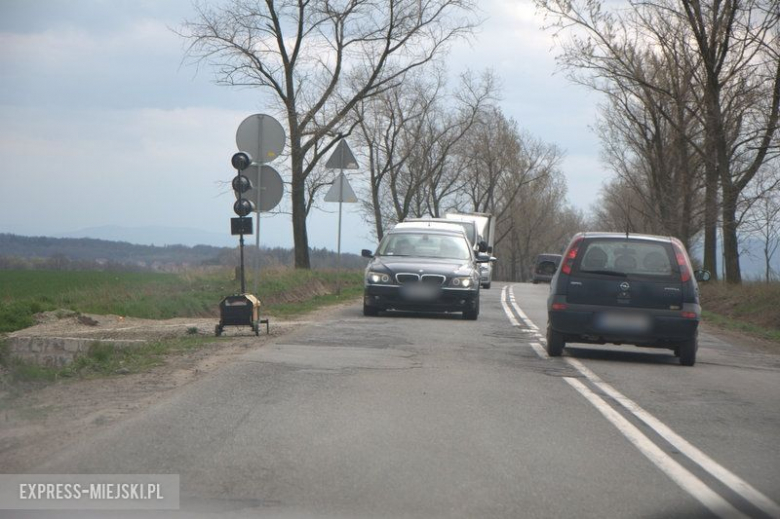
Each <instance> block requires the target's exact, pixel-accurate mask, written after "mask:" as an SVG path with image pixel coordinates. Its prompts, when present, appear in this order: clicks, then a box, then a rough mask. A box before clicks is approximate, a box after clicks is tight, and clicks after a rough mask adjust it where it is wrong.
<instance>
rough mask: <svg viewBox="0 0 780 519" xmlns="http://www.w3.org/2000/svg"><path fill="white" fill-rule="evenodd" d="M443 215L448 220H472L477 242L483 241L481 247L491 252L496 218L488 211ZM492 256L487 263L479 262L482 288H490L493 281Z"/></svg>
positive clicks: (494, 236)
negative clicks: (477, 237)
mask: <svg viewBox="0 0 780 519" xmlns="http://www.w3.org/2000/svg"><path fill="white" fill-rule="evenodd" d="M444 217H445V218H446V219H448V220H455V221H459V222H474V225H475V226H476V227H477V232H478V233H479V243H480V244H482V242H484V245H483V247H480V248H481V249H484V250H485V252H487V253H488V254H492V253H493V242H494V240H495V238H496V219H495V217H494V216H493V215H492V214H490V213H447V214H446V215H444ZM494 261H495V258H492V259H491V261H490V262H488V263H480V265H479V274H480V283H481V284H482V288H490V285H491V284H492V282H493V262H494Z"/></svg>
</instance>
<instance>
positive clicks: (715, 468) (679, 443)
mask: <svg viewBox="0 0 780 519" xmlns="http://www.w3.org/2000/svg"><path fill="white" fill-rule="evenodd" d="M507 294H508V296H509V301H510V302H511V303H512V306H513V307H514V309H515V310H516V311H517V312H518V315H519V316H520V318H521V319H522V320H523V322H524V323H525V324H526V325H527V326H529V327H533V328H534V329H536V330H538V329H539V328H538V327H536V325H534V323H533V322H532V321H531V320H530V319H529V318H528V316H527V315H525V313H524V312H523V311H522V310H521V309H520V307H519V306H518V305H517V303H516V300H515V298H514V291H513V289H512V287H509V289H508V290H507V286H504V287H503V289H502V293H501V295H502V298H501V304H502V305H503V307H504V312H506V314H507V316H508V317H509V320H510V322H512V324H514V325H515V326H519V323H518V321H517V319H515V318H514V315H512V312H511V310H510V309H509V307H508V305H507V304H506V301H505V300H504V298H505V297H506V296H507ZM531 347H532V348H533V350H534V351H535V352H536V354H537V355H539V356H540V357H541V358H549V356H548V355H547V352H546V351H545V349H544V348H543V347H542V346H541V344H539V343H531ZM563 360H564V361H565V362H568V363H569V364H570V365H571V366H573V367H574V368H575V369H576V370H577V371H579V372H580V373H581V374H582V375H583V376H584V377H586V378H587V379H588V380H589V381H590V382H591V383H593V384H594V385H595V386H596V387H598V388H599V389H601V390H602V391H603V392H604V393H605V394H607V395H609V396H610V397H611V398H613V399H614V400H615V401H616V402H618V403H619V404H620V405H621V406H623V407H624V408H625V409H627V410H628V411H629V412H630V413H631V414H633V415H634V416H635V417H636V418H637V419H639V420H640V421H642V422H644V423H645V424H646V425H647V426H648V427H650V428H651V429H653V430H654V431H655V432H656V433H657V434H658V435H659V436H661V437H662V438H663V439H664V440H666V441H667V442H668V443H669V444H671V445H672V446H673V447H675V448H676V449H677V450H678V451H679V452H680V453H682V454H683V455H685V456H686V457H688V458H689V459H690V460H691V461H693V462H694V463H696V464H698V465H699V466H700V467H701V468H703V469H704V470H705V471H707V472H708V473H709V474H710V475H712V476H713V477H714V478H716V479H717V480H719V481H720V482H721V483H723V484H724V485H726V486H727V487H729V488H730V489H731V490H732V491H734V492H735V493H737V494H738V495H740V496H742V497H743V498H744V499H746V500H747V501H749V502H750V503H751V504H752V505H753V506H755V507H757V508H759V509H760V510H762V511H763V512H764V513H766V514H768V515H769V516H771V517H780V505H778V504H777V503H775V502H774V501H773V500H771V499H770V498H768V497H767V496H765V495H764V494H762V493H761V492H760V491H758V490H757V489H755V488H754V487H753V486H751V485H750V484H749V483H748V482H746V481H745V480H743V479H742V478H740V477H739V476H737V475H736V474H734V473H733V472H731V471H729V470H728V469H726V468H725V467H724V466H722V465H720V464H719V463H718V462H716V461H715V460H713V459H712V458H710V457H709V456H707V455H706V454H704V452H702V451H701V450H699V449H698V448H697V447H695V446H694V445H692V444H691V443H690V442H688V441H687V440H685V439H684V438H683V437H682V436H680V435H679V434H677V433H676V432H674V431H673V430H672V429H671V428H669V427H668V426H667V425H666V424H664V423H663V422H661V421H660V420H659V419H657V418H656V417H654V416H653V415H651V414H650V413H648V412H647V411H645V410H644V409H642V408H641V407H640V406H639V405H638V404H637V403H636V402H634V401H632V400H631V399H629V398H628V397H626V396H625V395H623V394H622V393H620V392H619V391H618V390H616V389H615V388H614V387H612V386H611V385H609V384H607V383H606V382H604V381H603V380H601V378H599V376H598V375H596V374H595V373H594V372H593V371H591V370H590V369H588V368H587V367H585V365H584V364H583V363H582V362H580V361H579V360H578V359H574V358H572V357H563ZM574 381H576V379H574ZM567 382H569V379H567ZM576 382H579V381H576ZM569 383H570V384H571V382H569ZM580 384H581V383H580ZM575 389H577V388H576V387H575ZM585 389H586V390H587V388H585ZM578 391H579V390H578ZM588 391H590V390H588ZM580 393H582V392H581V391H580ZM583 395H584V394H583ZM594 396H595V394H594ZM596 398H598V397H596ZM589 400H590V399H589ZM599 400H600V399H599ZM600 401H601V400H600ZM602 402H603V401H602ZM591 403H593V402H591ZM594 405H596V404H594ZM605 405H606V404H605ZM610 410H611V408H610ZM613 412H614V411H613ZM602 414H603V413H602ZM605 416H606V415H605ZM621 418H622V417H621ZM607 419H609V418H608V417H607ZM610 421H611V420H610ZM613 423H614V422H613ZM629 425H630V424H629ZM616 427H617V425H616ZM632 427H633V426H632ZM618 428H619V427H618ZM637 431H638V430H637ZM639 434H641V433H639ZM645 439H646V437H645ZM647 441H649V440H647ZM632 443H634V442H633V441H632ZM651 443H652V442H651ZM634 444H635V445H636V443H634ZM640 450H641V449H640ZM651 459H652V458H651ZM683 470H684V469H683ZM675 481H677V480H675ZM684 488H685V487H684ZM708 490H709V488H708ZM697 498H698V496H697Z"/></svg>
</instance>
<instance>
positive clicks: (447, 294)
mask: <svg viewBox="0 0 780 519" xmlns="http://www.w3.org/2000/svg"><path fill="white" fill-rule="evenodd" d="M446 227H447V226H445V225H440V226H430V227H423V226H420V227H408V226H401V225H399V227H398V228H396V229H393V230H391V231H390V232H389V233H387V234H386V235H385V236H384V238H383V239H382V241H381V243H380V244H379V247H378V248H377V250H376V253H374V254H372V253H371V251H370V250H365V249H364V250H363V251H362V255H363V256H364V257H368V258H371V261H370V262H369V263H368V266H367V267H366V275H365V288H364V295H363V314H364V315H367V316H375V315H377V314H378V313H379V312H380V311H385V310H405V311H429V312H462V313H463V318H464V319H469V320H476V319H477V317H478V315H479V288H480V285H479V270H478V268H477V266H478V265H477V264H478V263H482V262H487V261H490V256H488V255H482V254H479V255H478V256H475V253H474V250H473V249H472V247H471V245H470V244H469V242H468V240H467V239H466V236H465V234H464V233H463V230H462V229H461V228H460V227H458V226H457V225H453V226H450V228H446Z"/></svg>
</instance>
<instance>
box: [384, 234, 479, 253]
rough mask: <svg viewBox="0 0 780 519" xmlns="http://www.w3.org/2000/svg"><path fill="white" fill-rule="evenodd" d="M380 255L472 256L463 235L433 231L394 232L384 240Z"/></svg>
mask: <svg viewBox="0 0 780 519" xmlns="http://www.w3.org/2000/svg"><path fill="white" fill-rule="evenodd" d="M379 255H380V256H415V257H424V258H441V259H458V260H467V259H469V258H470V252H469V246H468V242H466V240H465V238H463V237H462V236H455V235H448V234H433V233H412V232H404V233H392V234H389V235H387V236H386V237H385V239H384V240H382V243H381V245H380V246H379Z"/></svg>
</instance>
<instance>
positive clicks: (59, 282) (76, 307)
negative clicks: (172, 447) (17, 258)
mask: <svg viewBox="0 0 780 519" xmlns="http://www.w3.org/2000/svg"><path fill="white" fill-rule="evenodd" d="M341 279H342V286H343V287H344V290H343V292H342V295H341V297H338V298H336V300H341V299H344V298H346V297H353V296H355V295H357V294H358V293H359V290H356V289H357V288H358V287H361V286H362V279H363V278H362V273H361V272H356V271H349V272H342V274H341ZM335 281H336V273H335V272H332V271H308V270H294V269H273V270H266V271H263V272H261V274H260V280H259V286H260V289H259V292H260V294H259V295H260V298H261V299H262V300H263V301H264V303H265V304H266V308H265V311H266V312H268V313H270V314H272V315H273V314H274V307H275V306H278V310H279V312H280V313H282V314H284V315H292V314H295V313H299V312H301V311H306V310H308V309H311V308H312V306H316V305H319V304H324V303H327V302H330V301H331V300H332V299H333V298H330V299H329V298H328V297H327V296H325V295H322V294H321V295H320V296H319V297H315V294H312V295H311V296H310V297H307V287H308V286H312V285H313V284H317V285H318V286H320V287H322V286H323V285H324V286H326V287H332V286H333V285H334V283H335ZM247 287H248V289H250V290H251V288H252V287H253V281H252V280H251V279H249V280H247ZM239 288H240V286H239V282H238V281H235V280H233V270H232V269H224V270H220V271H217V272H199V271H193V272H187V273H184V274H165V273H148V272H147V273H138V272H86V271H85V272H77V271H76V272H71V271H47V270H0V333H3V332H11V331H14V330H19V329H22V328H26V327H28V326H31V325H33V324H34V315H35V314H36V313H38V312H44V311H53V310H58V309H64V310H72V311H75V312H80V313H91V314H114V315H122V316H127V317H139V318H147V319H169V318H173V317H194V316H203V317H206V316H217V315H218V311H219V310H218V304H219V301H220V300H221V299H222V298H223V297H224V296H226V295H231V294H235V293H237V292H239V291H240V290H239ZM291 292H295V294H296V298H295V300H294V301H286V302H285V303H284V304H275V303H274V301H277V300H279V301H281V300H284V299H289V298H285V297H283V296H284V295H285V294H286V293H291Z"/></svg>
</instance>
